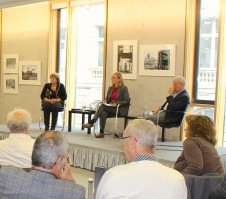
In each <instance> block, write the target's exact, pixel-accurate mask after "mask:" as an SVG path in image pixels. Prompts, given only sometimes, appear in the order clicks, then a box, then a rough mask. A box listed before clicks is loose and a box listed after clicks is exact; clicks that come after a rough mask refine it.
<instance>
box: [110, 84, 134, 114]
mask: <svg viewBox="0 0 226 199" xmlns="http://www.w3.org/2000/svg"><path fill="white" fill-rule="evenodd" d="M113 90H114V87H113V86H110V87H109V88H108V92H107V96H106V102H107V103H110V102H111V95H112V92H113ZM115 103H116V104H117V105H118V104H120V107H119V114H120V115H122V116H125V115H127V114H128V110H129V103H130V99H129V92H128V88H127V87H126V86H121V87H119V89H118V95H117V100H116V102H115Z"/></svg>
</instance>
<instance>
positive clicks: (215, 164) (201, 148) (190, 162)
mask: <svg viewBox="0 0 226 199" xmlns="http://www.w3.org/2000/svg"><path fill="white" fill-rule="evenodd" d="M186 123H187V127H186V129H185V131H186V135H185V136H186V137H187V139H186V140H185V141H184V143H183V151H182V153H181V155H180V157H179V158H178V159H177V161H176V163H175V165H174V168H175V169H176V170H178V171H179V172H181V173H182V174H190V175H197V176H202V175H205V174H208V173H219V174H223V173H224V169H223V166H222V163H221V160H220V157H219V155H218V153H217V151H216V149H215V144H216V142H217V141H216V131H215V129H214V124H213V122H212V120H211V119H210V118H209V117H207V116H205V115H188V116H186Z"/></svg>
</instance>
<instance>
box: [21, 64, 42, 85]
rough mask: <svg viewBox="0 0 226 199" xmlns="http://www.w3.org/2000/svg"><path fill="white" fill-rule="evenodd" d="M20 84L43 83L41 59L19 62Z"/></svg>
mask: <svg viewBox="0 0 226 199" xmlns="http://www.w3.org/2000/svg"><path fill="white" fill-rule="evenodd" d="M19 84H28V85H41V61H21V62H19Z"/></svg>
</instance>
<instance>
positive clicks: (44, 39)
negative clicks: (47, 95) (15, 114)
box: [0, 3, 49, 124]
mask: <svg viewBox="0 0 226 199" xmlns="http://www.w3.org/2000/svg"><path fill="white" fill-rule="evenodd" d="M48 36H49V4H48V3H37V4H32V5H27V6H19V7H13V8H7V9H3V10H2V55H1V58H2V59H1V60H2V62H1V63H2V64H1V66H3V55H4V54H19V56H20V61H41V62H42V68H41V71H42V77H41V79H42V85H21V84H19V94H18V95H12V94H4V93H3V86H2V79H3V73H2V72H3V70H2V67H1V94H0V108H1V111H0V112H1V114H0V123H1V124H5V121H6V114H7V113H8V112H9V111H11V110H12V109H13V108H14V107H21V108H26V109H28V110H29V111H30V112H31V113H32V116H33V121H34V122H37V121H38V117H39V110H40V106H39V104H40V92H41V90H42V87H43V84H44V83H45V82H46V81H47V80H48V79H47V78H46V74H47V63H48V62H47V61H48V59H47V57H48Z"/></svg>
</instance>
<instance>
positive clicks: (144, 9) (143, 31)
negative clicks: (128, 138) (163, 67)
mask: <svg viewBox="0 0 226 199" xmlns="http://www.w3.org/2000/svg"><path fill="white" fill-rule="evenodd" d="M185 9H186V0H173V1H168V0H158V1H156V0H108V29H107V70H106V89H107V88H108V86H109V85H110V77H111V74H112V73H113V72H115V71H113V41H116V40H138V44H139V45H151V44H176V45H177V49H176V74H175V75H183V64H184V41H185V14H186V13H185ZM2 22H3V24H2V25H3V26H2V31H3V38H2V40H3V46H2V55H3V54H8V53H10V54H11V53H12V54H15V53H18V54H20V60H21V61H25V60H40V61H42V85H41V86H28V85H19V95H9V94H3V93H2V90H1V94H0V108H1V111H0V112H1V116H0V123H5V115H6V113H7V112H8V111H10V110H11V109H13V107H16V106H20V107H23V108H27V109H29V110H30V111H31V113H32V115H33V117H34V119H33V121H34V122H37V121H38V114H39V107H38V105H39V99H40V98H39V95H40V92H41V89H42V86H43V84H44V83H45V82H46V81H48V78H47V77H46V74H47V55H48V30H49V10H48V3H39V4H33V5H28V6H21V7H15V8H8V9H3V11H2ZM139 45H138V63H139ZM137 68H138V75H137V79H136V80H125V83H126V85H127V86H128V88H129V93H130V97H131V108H130V110H131V111H132V112H133V114H135V115H137V114H141V113H142V111H143V106H144V104H147V105H148V106H149V108H150V109H153V108H154V107H156V106H159V105H161V104H162V103H163V102H164V101H165V97H166V95H167V90H168V87H169V86H170V85H171V82H172V79H173V77H157V76H140V75H139V67H137ZM1 71H2V70H1ZM2 77H3V76H2V72H1V79H2ZM1 89H2V86H1ZM167 132H170V133H167V139H178V132H179V130H178V129H173V130H170V131H167Z"/></svg>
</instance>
